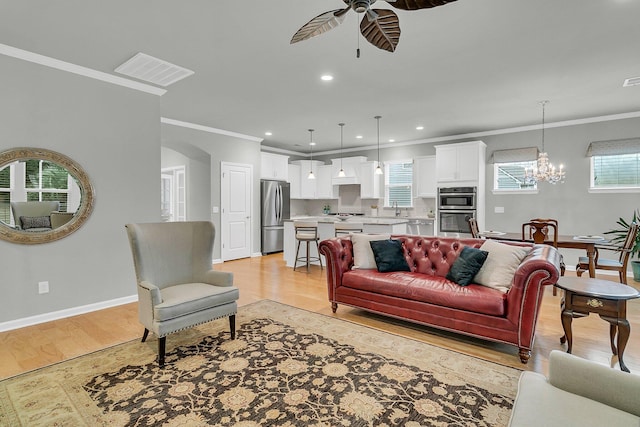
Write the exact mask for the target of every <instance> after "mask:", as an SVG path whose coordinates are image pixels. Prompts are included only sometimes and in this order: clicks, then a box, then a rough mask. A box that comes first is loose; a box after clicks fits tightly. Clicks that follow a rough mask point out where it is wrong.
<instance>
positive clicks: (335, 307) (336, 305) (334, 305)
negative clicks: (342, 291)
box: [331, 302, 338, 313]
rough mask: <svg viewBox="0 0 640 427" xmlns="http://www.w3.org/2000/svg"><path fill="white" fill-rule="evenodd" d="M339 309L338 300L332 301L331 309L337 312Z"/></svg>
mask: <svg viewBox="0 0 640 427" xmlns="http://www.w3.org/2000/svg"><path fill="white" fill-rule="evenodd" d="M337 309H338V303H337V302H332V303H331V311H333V312H334V313H335V312H336V310H337Z"/></svg>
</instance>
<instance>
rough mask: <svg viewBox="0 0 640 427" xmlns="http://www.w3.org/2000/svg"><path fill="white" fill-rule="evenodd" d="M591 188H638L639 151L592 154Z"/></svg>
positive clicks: (639, 174)
mask: <svg viewBox="0 0 640 427" xmlns="http://www.w3.org/2000/svg"><path fill="white" fill-rule="evenodd" d="M591 188H594V189H596V188H597V189H607V188H609V189H617V188H638V189H640V153H635V154H618V155H614V156H592V157H591Z"/></svg>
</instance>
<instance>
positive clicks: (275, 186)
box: [260, 180, 290, 254]
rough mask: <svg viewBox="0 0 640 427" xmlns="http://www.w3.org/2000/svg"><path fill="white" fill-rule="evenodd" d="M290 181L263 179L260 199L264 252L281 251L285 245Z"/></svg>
mask: <svg viewBox="0 0 640 427" xmlns="http://www.w3.org/2000/svg"><path fill="white" fill-rule="evenodd" d="M289 195H290V190H289V183H288V182H284V181H270V180H262V181H261V182H260V200H261V208H262V213H261V215H260V223H261V225H262V233H261V239H260V240H261V243H262V253H263V254H270V253H273V252H281V251H282V248H283V246H284V220H286V219H289V212H290V206H289Z"/></svg>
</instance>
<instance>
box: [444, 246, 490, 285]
mask: <svg viewBox="0 0 640 427" xmlns="http://www.w3.org/2000/svg"><path fill="white" fill-rule="evenodd" d="M487 255H489V252H487V251H482V250H480V249H476V248H471V247H469V246H465V247H464V248H462V251H460V255H459V256H458V259H456V260H455V262H454V263H453V265H452V266H451V269H450V270H449V272H448V273H447V279H448V280H451V281H452V282H455V283H457V284H458V285H460V286H467V285H468V284H469V283H471V282H472V281H473V278H474V277H475V275H476V274H477V273H478V271H480V268H482V265H483V264H484V262H485V261H486V259H487Z"/></svg>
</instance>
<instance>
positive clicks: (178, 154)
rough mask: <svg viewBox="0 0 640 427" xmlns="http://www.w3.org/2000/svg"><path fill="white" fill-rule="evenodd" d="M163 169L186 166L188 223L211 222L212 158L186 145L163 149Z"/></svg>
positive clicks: (175, 145) (174, 145)
mask: <svg viewBox="0 0 640 427" xmlns="http://www.w3.org/2000/svg"><path fill="white" fill-rule="evenodd" d="M161 153H162V154H161V164H162V168H163V169H164V168H170V167H176V166H185V173H186V186H187V194H186V198H187V221H210V220H211V214H210V212H211V208H210V206H211V191H210V189H211V156H210V155H209V154H208V153H205V152H204V151H202V150H200V149H198V148H195V147H190V146H187V145H184V144H173V146H172V148H168V147H162V151H161Z"/></svg>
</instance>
